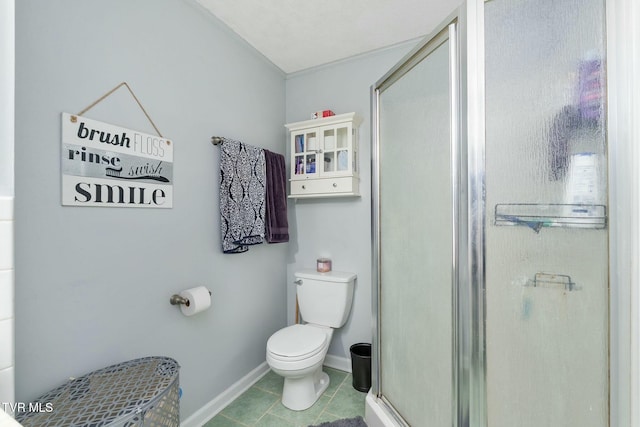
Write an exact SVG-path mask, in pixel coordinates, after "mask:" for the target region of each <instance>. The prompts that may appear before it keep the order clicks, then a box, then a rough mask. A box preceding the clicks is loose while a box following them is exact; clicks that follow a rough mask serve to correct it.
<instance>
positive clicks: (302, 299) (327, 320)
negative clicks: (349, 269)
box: [295, 269, 356, 328]
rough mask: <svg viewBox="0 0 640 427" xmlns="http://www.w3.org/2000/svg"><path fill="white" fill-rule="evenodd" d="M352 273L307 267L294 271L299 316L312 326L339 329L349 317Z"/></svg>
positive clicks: (351, 298) (353, 274)
mask: <svg viewBox="0 0 640 427" xmlns="http://www.w3.org/2000/svg"><path fill="white" fill-rule="evenodd" d="M355 280H356V275H355V273H346V272H341V271H330V272H328V273H318V272H317V271H316V270H312V269H306V270H301V271H299V272H297V273H295V282H296V284H297V286H296V292H297V295H298V305H299V307H300V314H301V315H302V319H303V320H304V321H305V322H307V323H313V324H315V325H321V326H329V327H331V328H340V327H342V325H344V324H345V322H346V321H347V319H348V318H349V312H350V311H351V302H352V301H353V288H354V282H355Z"/></svg>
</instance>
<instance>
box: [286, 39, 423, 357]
mask: <svg viewBox="0 0 640 427" xmlns="http://www.w3.org/2000/svg"><path fill="white" fill-rule="evenodd" d="M415 44H416V41H412V42H408V43H404V44H401V45H398V46H394V47H392V48H389V49H384V50H380V51H376V52H373V53H369V54H365V55H361V56H358V57H354V58H351V59H349V60H345V61H340V62H337V63H334V64H330V65H327V66H323V67H318V68H315V69H312V70H308V71H304V72H300V73H296V74H293V75H289V76H288V78H287V82H286V88H287V97H286V106H287V109H286V111H287V113H286V119H287V122H288V123H290V122H296V121H300V120H307V119H309V118H310V114H311V113H312V112H314V111H317V110H323V109H330V110H333V111H334V112H335V113H336V114H341V113H348V112H356V113H357V114H358V115H360V116H361V117H362V118H363V119H364V121H363V123H362V124H361V125H360V128H359V147H360V164H359V166H360V194H361V197H358V198H327V199H325V198H323V199H301V200H298V201H297V202H292V203H290V205H289V223H290V227H291V228H292V233H293V234H292V237H293V239H292V240H293V242H295V243H293V244H290V245H289V260H288V266H287V283H289V285H288V288H287V295H288V307H289V309H288V321H289V323H293V321H294V313H295V289H294V285H293V284H292V283H293V280H294V278H293V277H294V273H295V272H296V271H297V270H299V269H301V268H315V265H316V264H315V263H316V259H317V258H318V257H319V256H328V257H329V258H331V259H332V261H333V269H334V270H340V271H351V272H354V273H356V274H357V275H358V279H357V282H356V288H355V295H354V302H353V306H352V310H351V316H350V318H349V320H348V321H347V323H346V324H345V325H344V326H343V327H342V329H341V330H338V331H336V333H334V338H333V342H332V344H331V347H330V348H329V354H330V355H334V356H337V357H344V358H348V357H350V356H349V346H350V345H351V344H354V343H357V342H371V339H372V332H371V331H372V329H371V327H372V324H371V322H372V316H371V117H370V116H371V114H370V100H371V97H370V91H371V86H372V85H373V84H374V83H375V82H376V81H377V80H378V79H380V78H381V77H382V76H383V75H384V74H385V73H386V72H387V71H388V70H389V69H390V68H391V67H393V66H394V65H395V64H396V63H397V62H398V61H399V60H400V59H402V57H403V56H404V55H405V54H406V53H407V52H409V50H411V48H413V47H414V46H415ZM287 150H288V148H287ZM287 153H288V155H290V151H289V150H288V151H287Z"/></svg>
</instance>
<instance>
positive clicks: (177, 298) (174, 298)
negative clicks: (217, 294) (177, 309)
mask: <svg viewBox="0 0 640 427" xmlns="http://www.w3.org/2000/svg"><path fill="white" fill-rule="evenodd" d="M209 295H211V291H209ZM169 302H170V303H171V305H181V304H184V305H186V306H187V307H189V304H190V303H189V300H188V299H187V298H185V297H183V296H182V295H178V294H173V295H171V298H169Z"/></svg>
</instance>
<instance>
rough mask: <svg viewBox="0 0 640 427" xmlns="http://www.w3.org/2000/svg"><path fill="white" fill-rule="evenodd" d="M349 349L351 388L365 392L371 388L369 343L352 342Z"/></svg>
mask: <svg viewBox="0 0 640 427" xmlns="http://www.w3.org/2000/svg"><path fill="white" fill-rule="evenodd" d="M350 350H351V376H352V377H353V382H352V384H353V388H355V389H356V390H358V391H362V392H364V393H366V392H368V391H369V389H370V388H371V344H367V343H358V344H354V345H352V346H351V347H350Z"/></svg>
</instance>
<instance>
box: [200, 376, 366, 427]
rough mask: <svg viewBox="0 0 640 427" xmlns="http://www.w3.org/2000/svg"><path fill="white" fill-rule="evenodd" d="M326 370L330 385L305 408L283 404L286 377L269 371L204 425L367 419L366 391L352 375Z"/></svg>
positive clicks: (283, 425)
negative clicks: (353, 381) (361, 388)
mask: <svg viewBox="0 0 640 427" xmlns="http://www.w3.org/2000/svg"><path fill="white" fill-rule="evenodd" d="M324 371H325V372H326V373H327V374H329V378H330V382H329V387H328V388H327V390H326V391H325V392H324V394H323V395H322V396H320V399H318V401H317V402H316V403H315V404H314V405H313V406H312V407H311V408H309V409H307V410H305V411H291V410H289V409H287V408H285V407H284V406H282V403H281V402H280V398H281V396H282V384H283V382H284V380H283V379H282V377H280V376H279V375H277V374H275V373H274V372H273V371H269V373H267V374H266V375H265V376H264V377H262V378H261V379H260V380H259V381H258V382H257V383H255V384H254V385H253V386H251V388H249V390H247V391H246V392H244V393H243V394H242V395H241V396H240V397H238V398H237V399H236V400H234V401H233V402H231V404H229V406H227V407H226V408H224V409H223V410H222V411H221V412H220V413H219V414H218V415H216V416H215V417H214V418H212V419H211V420H209V421H208V422H207V423H206V424H205V425H204V426H203V427H247V426H250V427H307V426H309V425H315V424H321V423H323V422H326V421H335V420H339V419H341V418H353V417H356V416H358V415H360V416H361V417H363V418H364V399H365V397H366V395H367V394H366V393H361V392H359V391H357V390H355V389H354V388H353V386H352V385H351V381H352V378H351V374H349V373H347V372H343V371H338V370H336V369H332V368H327V367H325V368H324Z"/></svg>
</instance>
